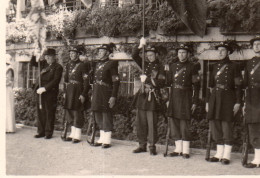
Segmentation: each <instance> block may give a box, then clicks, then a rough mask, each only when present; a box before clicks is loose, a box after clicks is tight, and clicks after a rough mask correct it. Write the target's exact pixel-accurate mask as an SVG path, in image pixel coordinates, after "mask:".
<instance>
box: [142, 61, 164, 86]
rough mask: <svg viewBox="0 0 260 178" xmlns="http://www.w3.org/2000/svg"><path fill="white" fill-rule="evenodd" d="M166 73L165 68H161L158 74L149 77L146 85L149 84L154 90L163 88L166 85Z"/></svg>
mask: <svg viewBox="0 0 260 178" xmlns="http://www.w3.org/2000/svg"><path fill="white" fill-rule="evenodd" d="M165 79H166V76H165V71H164V70H163V67H162V66H160V67H159V70H158V73H157V74H156V75H153V74H152V75H149V76H148V77H147V79H146V83H149V84H150V85H152V86H153V87H154V88H162V87H164V85H165Z"/></svg>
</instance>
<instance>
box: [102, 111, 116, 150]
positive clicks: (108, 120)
mask: <svg viewBox="0 0 260 178" xmlns="http://www.w3.org/2000/svg"><path fill="white" fill-rule="evenodd" d="M102 116H103V129H104V141H103V145H102V148H109V147H110V146H111V145H110V144H111V135H112V130H113V115H112V113H111V112H102Z"/></svg>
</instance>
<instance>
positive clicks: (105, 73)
mask: <svg viewBox="0 0 260 178" xmlns="http://www.w3.org/2000/svg"><path fill="white" fill-rule="evenodd" d="M112 47H113V45H112V44H103V45H101V46H100V47H98V55H97V60H98V62H97V63H96V66H95V68H94V77H93V95H92V102H91V110H92V111H93V114H94V118H95V121H96V123H97V125H98V127H99V129H100V138H99V140H98V141H97V142H96V143H94V146H102V148H109V147H111V135H112V130H113V115H112V110H111V109H112V108H113V107H114V105H115V102H116V97H117V93H118V89H119V84H120V80H119V74H118V61H110V60H109V54H111V53H112V52H113V48H112Z"/></svg>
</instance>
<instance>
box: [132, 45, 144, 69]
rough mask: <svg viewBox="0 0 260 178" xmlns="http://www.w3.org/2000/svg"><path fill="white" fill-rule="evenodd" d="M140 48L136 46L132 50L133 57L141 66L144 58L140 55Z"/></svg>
mask: <svg viewBox="0 0 260 178" xmlns="http://www.w3.org/2000/svg"><path fill="white" fill-rule="evenodd" d="M139 52H140V49H138V48H137V47H135V48H134V49H133V52H132V58H133V60H134V61H135V62H136V63H137V65H138V66H139V67H142V58H141V57H140V55H139Z"/></svg>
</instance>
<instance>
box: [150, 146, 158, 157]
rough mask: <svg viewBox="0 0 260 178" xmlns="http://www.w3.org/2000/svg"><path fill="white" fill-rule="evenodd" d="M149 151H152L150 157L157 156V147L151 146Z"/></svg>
mask: <svg viewBox="0 0 260 178" xmlns="http://www.w3.org/2000/svg"><path fill="white" fill-rule="evenodd" d="M149 150H150V155H153V156H155V155H157V152H156V147H155V146H149Z"/></svg>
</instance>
